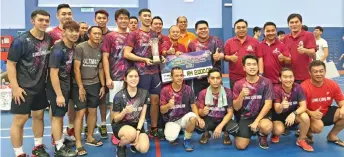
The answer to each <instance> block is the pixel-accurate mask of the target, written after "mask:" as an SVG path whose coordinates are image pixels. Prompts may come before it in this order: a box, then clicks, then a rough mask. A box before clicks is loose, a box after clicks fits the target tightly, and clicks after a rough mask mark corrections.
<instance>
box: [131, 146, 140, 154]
mask: <svg viewBox="0 0 344 157" xmlns="http://www.w3.org/2000/svg"><path fill="white" fill-rule="evenodd" d="M130 151H131V152H133V153H135V154H136V153H137V152H138V151H137V149H136V148H135V146H130Z"/></svg>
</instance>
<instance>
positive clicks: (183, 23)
mask: <svg viewBox="0 0 344 157" xmlns="http://www.w3.org/2000/svg"><path fill="white" fill-rule="evenodd" d="M177 26H178V27H179V29H180V35H181V38H179V40H178V42H179V43H181V44H183V45H184V46H185V48H186V49H187V48H188V45H189V43H190V42H191V41H193V40H195V39H196V38H197V36H196V35H195V34H193V33H191V32H189V31H188V30H187V29H188V19H187V18H186V17H185V16H179V17H178V18H177Z"/></svg>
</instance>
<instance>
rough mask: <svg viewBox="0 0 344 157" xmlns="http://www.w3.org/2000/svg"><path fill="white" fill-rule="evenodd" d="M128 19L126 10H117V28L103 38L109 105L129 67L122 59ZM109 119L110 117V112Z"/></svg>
mask: <svg viewBox="0 0 344 157" xmlns="http://www.w3.org/2000/svg"><path fill="white" fill-rule="evenodd" d="M129 17H130V13H129V12H128V10H126V9H120V10H117V11H116V13H115V21H116V24H117V26H118V28H117V31H114V32H111V33H109V34H107V35H105V37H104V38H103V39H104V40H103V45H102V52H103V67H104V72H105V78H106V86H107V87H108V88H109V102H110V103H112V102H113V97H114V96H115V95H116V93H117V92H118V91H120V90H121V89H122V87H123V78H124V74H125V71H126V70H127V69H128V67H129V66H130V64H129V62H128V60H126V59H125V58H124V57H123V51H124V46H125V42H126V40H127V37H128V33H127V27H128V24H129ZM110 111H112V105H110ZM110 117H112V112H111V113H110ZM106 136H107V135H106ZM112 141H113V142H115V141H116V139H115V136H112ZM115 144H116V142H115Z"/></svg>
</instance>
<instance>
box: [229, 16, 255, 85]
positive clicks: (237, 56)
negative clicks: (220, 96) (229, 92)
mask: <svg viewBox="0 0 344 157" xmlns="http://www.w3.org/2000/svg"><path fill="white" fill-rule="evenodd" d="M247 26H248V24H247V21H245V20H243V19H239V20H237V21H236V22H235V23H234V29H235V34H236V36H235V37H233V38H231V39H228V40H227V41H226V44H225V48H224V49H225V50H224V51H225V61H228V62H229V78H230V88H231V89H233V87H234V83H235V82H236V81H238V80H240V79H242V78H244V77H245V75H246V74H245V72H244V70H243V68H242V67H243V65H242V63H241V60H242V58H243V57H244V56H245V55H246V54H254V55H256V53H257V47H258V44H259V42H258V40H257V39H254V38H252V37H250V36H248V35H247Z"/></svg>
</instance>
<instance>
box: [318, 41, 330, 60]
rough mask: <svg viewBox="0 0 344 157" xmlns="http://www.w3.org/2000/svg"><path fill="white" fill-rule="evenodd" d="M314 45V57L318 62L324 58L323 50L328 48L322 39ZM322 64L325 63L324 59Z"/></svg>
mask: <svg viewBox="0 0 344 157" xmlns="http://www.w3.org/2000/svg"><path fill="white" fill-rule="evenodd" d="M316 43H317V52H316V56H317V60H320V59H321V58H322V57H323V56H324V48H326V47H328V45H327V41H326V40H325V39H323V38H320V39H318V40H317V41H316ZM324 62H326V59H325V60H324Z"/></svg>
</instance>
